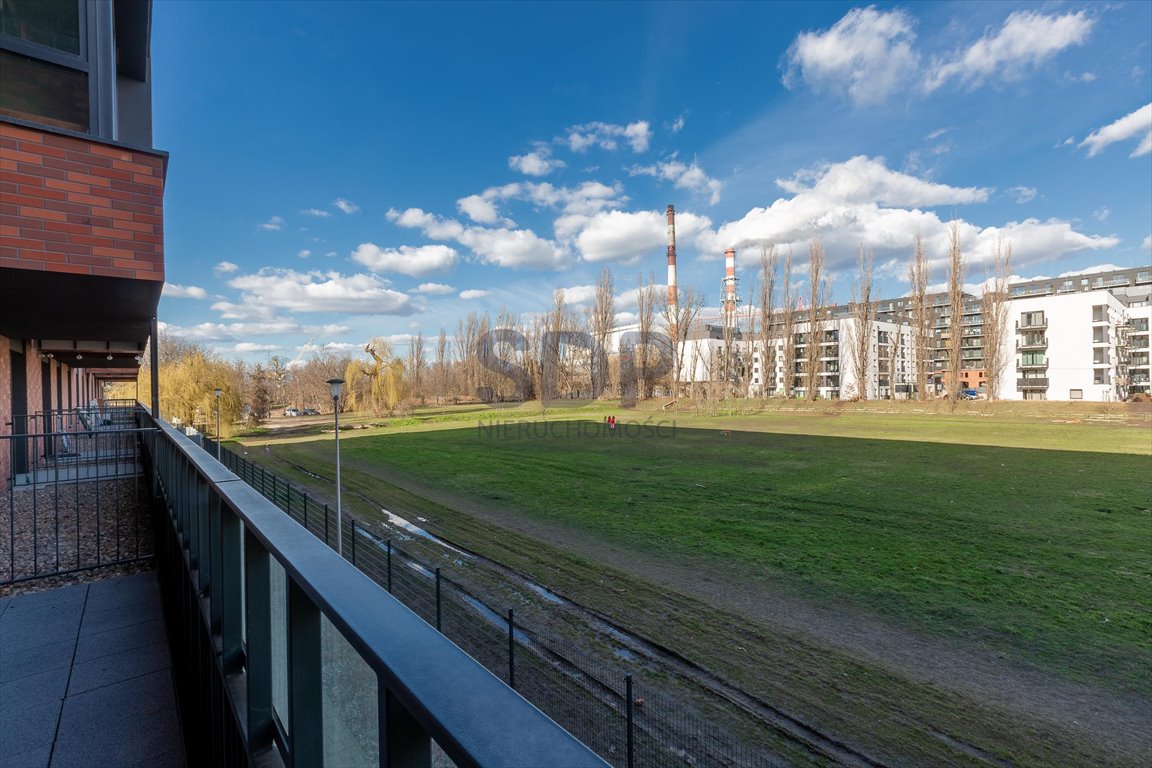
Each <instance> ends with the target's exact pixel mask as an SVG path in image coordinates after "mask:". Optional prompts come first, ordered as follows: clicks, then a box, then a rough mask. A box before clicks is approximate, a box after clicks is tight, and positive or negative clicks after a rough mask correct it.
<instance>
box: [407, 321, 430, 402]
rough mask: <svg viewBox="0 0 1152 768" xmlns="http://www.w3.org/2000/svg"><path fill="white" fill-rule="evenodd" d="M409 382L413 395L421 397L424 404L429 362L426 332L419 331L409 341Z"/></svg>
mask: <svg viewBox="0 0 1152 768" xmlns="http://www.w3.org/2000/svg"><path fill="white" fill-rule="evenodd" d="M407 368H408V383H409V386H411V388H412V396H413V397H418V398H420V404H421V405H423V404H424V399H425V397H426V396H427V394H428V393H427V392H426V391H425V387H426V386H427V383H428V376H427V373H428V362H427V361H426V360H425V359H424V334H423V333H421V332H419V331H418V332H417V333H416V335H415V336H413V337H412V340H411V341H410V342H409V343H408V365H407Z"/></svg>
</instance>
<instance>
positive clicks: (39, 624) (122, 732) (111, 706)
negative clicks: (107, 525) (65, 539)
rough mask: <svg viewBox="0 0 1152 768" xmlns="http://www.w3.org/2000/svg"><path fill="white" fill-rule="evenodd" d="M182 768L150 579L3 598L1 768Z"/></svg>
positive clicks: (155, 589)
mask: <svg viewBox="0 0 1152 768" xmlns="http://www.w3.org/2000/svg"><path fill="white" fill-rule="evenodd" d="M97 765H98V766H115V767H116V768H132V767H133V766H149V768H183V766H184V765H185V759H184V742H183V738H182V736H181V732H180V720H179V717H178V716H177V709H176V696H175V692H174V689H173V685H172V660H171V655H170V654H169V651H168V641H167V638H166V637H165V635H164V621H163V618H162V616H161V607H160V587H159V583H158V582H157V580H156V574H155V572H151V571H150V572H146V573H139V574H135V575H132V576H122V577H119V578H114V579H108V580H106V581H97V582H93V583H90V584H77V585H74V586H69V587H62V588H60V589H55V590H51V591H48V592H38V593H34V594H27V595H18V596H16V597H6V598H0V768H71V767H72V766H97Z"/></svg>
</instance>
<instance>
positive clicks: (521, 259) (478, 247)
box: [387, 185, 570, 269]
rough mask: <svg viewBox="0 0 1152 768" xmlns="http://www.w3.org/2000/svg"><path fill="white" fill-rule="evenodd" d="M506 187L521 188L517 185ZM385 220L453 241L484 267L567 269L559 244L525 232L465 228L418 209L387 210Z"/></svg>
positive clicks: (438, 238) (563, 251) (524, 230)
mask: <svg viewBox="0 0 1152 768" xmlns="http://www.w3.org/2000/svg"><path fill="white" fill-rule="evenodd" d="M541 186H546V185H541ZM509 187H515V188H516V189H519V188H520V186H519V185H509ZM498 189H499V188H498ZM387 217H388V219H389V220H390V221H392V222H394V223H395V224H396V225H397V226H401V227H408V228H413V229H419V230H420V231H422V232H423V233H424V234H425V235H426V236H428V237H430V238H432V239H434V240H455V241H456V242H458V243H460V244H461V245H465V246H467V247H468V248H471V249H472V252H473V253H475V254H476V255H477V256H478V257H479V258H480V260H481V261H482V262H483V263H485V264H495V265H497V266H501V267H513V268H519V267H531V268H537V269H559V268H562V267H564V266H567V264H568V262H569V260H570V258H569V254H568V253H567V251H566V250H565V249H564V248H563V247H561V246H560V245H559V244H558V243H556V242H554V241H552V240H546V239H544V238H541V237H540V236H538V235H537V234H536V233H535V232H532V231H531V230H528V229H510V228H508V227H500V228H498V229H488V228H485V227H464V226H463V225H462V224H460V222H458V221H454V220H452V219H443V218H441V217H439V216H435V215H434V214H431V213H427V212H425V211H422V210H420V209H419V208H409V209H407V210H406V211H403V212H399V211H396V210H390V211H388V214H387Z"/></svg>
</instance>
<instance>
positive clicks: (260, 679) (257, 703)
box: [244, 536, 275, 758]
mask: <svg viewBox="0 0 1152 768" xmlns="http://www.w3.org/2000/svg"><path fill="white" fill-rule="evenodd" d="M271 581H272V577H271V575H270V570H269V558H268V551H267V550H266V549H264V547H263V545H261V544H260V541H259V540H258V539H257V538H256V537H255V536H245V537H244V587H245V592H246V599H245V603H244V608H245V612H246V613H247V619H246V622H245V624H246V626H247V628H248V654H247V658H246V662H245V666H246V669H245V672H246V677H247V680H248V753H249V758H253V757H255V755H256V754H257V753H258V752H260V751H261V750H262V749H264V748H265V747H267V746H269V745H271V744H272V737H273V735H274V733H275V727H274V726H273V724H272V653H271V648H272V598H271V588H272V585H271Z"/></svg>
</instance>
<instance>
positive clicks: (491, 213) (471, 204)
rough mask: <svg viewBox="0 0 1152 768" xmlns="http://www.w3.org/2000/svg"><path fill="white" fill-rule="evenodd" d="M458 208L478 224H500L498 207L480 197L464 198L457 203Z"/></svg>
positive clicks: (469, 196)
mask: <svg viewBox="0 0 1152 768" xmlns="http://www.w3.org/2000/svg"><path fill="white" fill-rule="evenodd" d="M456 207H457V208H459V209H460V212H461V213H463V214H464V215H465V216H467V217H468V218H470V219H472V221H475V222H476V223H477V224H497V223H499V222H500V211H499V210H498V209H497V208H496V205H495V204H494V203H493V202H492V201H491V200H485V199H484V198H483V197H481V196H480V195H468V197H462V198H460V199H459V200H457V201H456Z"/></svg>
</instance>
